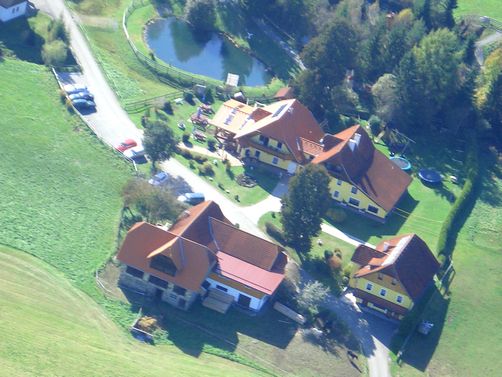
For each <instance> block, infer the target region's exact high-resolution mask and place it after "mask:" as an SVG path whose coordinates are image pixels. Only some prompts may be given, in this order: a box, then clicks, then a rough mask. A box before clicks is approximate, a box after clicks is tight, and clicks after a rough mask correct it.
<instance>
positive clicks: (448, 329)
mask: <svg viewBox="0 0 502 377" xmlns="http://www.w3.org/2000/svg"><path fill="white" fill-rule="evenodd" d="M480 177H481V178H480V179H481V185H480V187H479V188H478V198H477V200H476V202H475V205H474V207H473V209H472V212H471V213H470V216H469V218H468V219H467V221H466V222H465V224H464V225H463V227H462V229H461V231H460V233H459V235H458V239H457V242H456V245H455V251H454V253H453V263H454V268H455V272H456V273H455V275H454V277H453V281H452V283H451V285H450V291H451V294H450V295H449V296H446V297H442V296H441V295H439V294H436V295H435V296H433V298H432V300H431V303H430V304H429V306H428V308H427V310H426V311H425V313H424V318H426V319H428V320H431V321H432V322H434V323H435V326H436V327H435V328H434V330H433V332H432V333H431V334H430V335H429V336H428V337H421V336H418V335H415V336H414V337H413V338H412V340H411V342H410V343H409V347H408V351H407V353H406V354H405V355H404V359H403V360H404V362H405V365H404V367H402V368H398V367H397V366H395V367H394V372H395V373H394V374H393V375H394V376H401V377H408V376H421V375H423V374H425V375H427V376H459V377H464V376H465V377H470V376H487V377H490V376H498V375H500V370H501V369H502V359H501V358H500V356H499V355H500V354H501V353H502V332H500V331H499V330H500V328H501V326H502V319H501V317H500V313H501V312H502V288H501V287H502V277H501V276H502V275H501V274H500V271H499V268H500V266H502V247H501V244H500V234H502V200H501V198H502V171H501V169H500V165H498V166H497V159H496V157H495V156H490V155H489V154H488V153H487V152H483V156H482V160H481V172H480Z"/></svg>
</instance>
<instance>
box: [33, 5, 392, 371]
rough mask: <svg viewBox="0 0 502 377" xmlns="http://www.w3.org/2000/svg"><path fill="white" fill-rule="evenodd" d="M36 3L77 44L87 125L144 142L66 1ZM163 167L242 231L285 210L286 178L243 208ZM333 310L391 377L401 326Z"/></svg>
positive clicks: (347, 305)
mask: <svg viewBox="0 0 502 377" xmlns="http://www.w3.org/2000/svg"><path fill="white" fill-rule="evenodd" d="M31 1H32V3H33V4H34V5H35V6H36V7H37V8H38V9H40V10H42V11H44V12H45V13H48V14H50V15H51V16H53V17H55V18H59V17H62V19H63V21H64V23H65V25H66V28H67V30H68V32H69V34H70V38H71V49H72V51H73V53H74V55H75V58H76V59H77V61H78V63H79V64H80V66H81V67H82V73H83V76H84V79H85V81H86V83H87V86H88V87H89V90H90V91H91V92H93V94H94V95H95V102H96V108H97V112H96V113H93V114H89V115H86V120H87V121H88V122H89V123H90V125H91V127H92V128H93V130H94V132H95V133H96V134H97V135H98V137H100V138H101V139H103V140H104V141H105V142H107V143H108V144H111V145H117V144H118V143H120V142H121V141H122V140H124V139H126V138H129V137H131V138H134V139H136V140H141V138H142V132H141V131H140V130H139V129H138V128H136V126H135V124H134V123H133V122H132V121H131V120H130V119H129V117H128V115H127V113H126V112H125V111H124V110H123V109H122V107H121V106H120V103H119V101H118V100H117V97H116V96H115V93H114V92H113V90H112V89H111V88H110V86H109V85H108V82H107V81H106V79H105V76H104V74H103V73H102V71H101V69H100V68H99V66H98V64H97V62H96V60H95V58H94V56H93V55H92V52H91V50H90V48H89V45H88V43H87V41H86V39H85V37H84V36H83V34H82V32H81V30H80V28H79V26H78V25H77V23H76V22H75V20H74V18H73V17H72V15H71V13H70V12H69V10H68V9H67V8H66V6H65V3H64V0H31ZM162 167H163V169H164V170H165V171H167V172H168V173H170V174H172V175H174V176H179V177H181V178H183V180H184V181H186V182H187V183H188V184H189V185H190V186H191V187H192V189H193V190H194V191H202V192H204V193H205V195H206V197H207V198H208V199H212V200H215V201H216V202H218V204H219V205H220V206H221V207H222V210H223V212H224V213H225V215H226V216H227V217H228V218H229V219H230V220H231V221H232V222H234V223H238V224H239V225H240V227H241V228H242V229H245V230H247V231H249V232H252V233H254V234H259V235H262V236H265V237H266V235H264V234H263V233H262V232H261V230H260V229H259V228H258V226H257V221H258V219H259V217H261V215H262V214H264V213H266V212H268V211H271V210H278V209H280V196H281V195H282V194H284V193H285V191H286V190H287V179H286V178H284V179H283V180H281V182H280V184H279V185H278V186H277V188H276V189H275V190H274V192H273V195H271V196H270V197H269V198H268V199H266V200H264V201H263V202H261V203H258V204H256V205H254V206H250V207H239V206H237V205H236V204H235V203H233V202H232V201H231V200H229V199H228V198H227V197H226V196H225V194H223V193H222V192H221V191H219V190H217V189H215V188H214V187H213V186H211V185H209V184H208V183H207V182H205V181H204V180H203V179H201V178H200V177H199V176H197V175H196V174H194V173H193V172H192V171H191V170H190V169H187V168H185V167H184V166H183V165H181V164H180V163H179V162H177V161H176V160H174V159H171V160H169V161H166V162H164V163H163V165H162ZM323 230H325V231H327V232H328V233H330V234H333V235H334V236H335V237H339V238H341V239H343V240H344V241H346V242H349V243H351V244H354V245H357V244H359V241H358V240H357V239H354V238H352V237H350V236H349V235H345V234H343V233H341V232H340V231H338V230H337V229H336V228H334V227H329V226H323ZM328 305H329V307H330V309H331V310H333V311H334V312H336V313H337V314H339V315H340V317H341V318H343V319H345V321H347V323H348V324H349V325H350V326H351V328H353V330H354V333H355V334H356V335H357V336H358V338H359V339H360V340H361V342H362V345H363V353H364V354H365V356H366V358H367V359H368V367H369V372H370V376H371V377H389V376H390V370H389V360H388V354H389V351H388V348H387V347H386V345H388V344H389V341H390V337H391V335H392V332H393V330H394V329H395V325H393V324H391V323H389V322H388V321H386V320H383V319H380V318H378V317H373V316H369V315H367V314H364V313H361V312H360V311H359V310H358V308H357V306H355V305H354V304H353V302H352V301H351V300H350V296H345V297H343V298H342V299H337V298H330V300H329V302H328Z"/></svg>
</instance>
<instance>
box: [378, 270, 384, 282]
mask: <svg viewBox="0 0 502 377" xmlns="http://www.w3.org/2000/svg"><path fill="white" fill-rule="evenodd" d="M377 276H378V280H383V274H381V273H380V272H379V273H378V275H377Z"/></svg>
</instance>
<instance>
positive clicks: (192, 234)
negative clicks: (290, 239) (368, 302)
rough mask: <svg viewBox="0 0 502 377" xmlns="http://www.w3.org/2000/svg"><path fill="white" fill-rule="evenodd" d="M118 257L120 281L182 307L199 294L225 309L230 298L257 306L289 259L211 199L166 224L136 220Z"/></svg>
mask: <svg viewBox="0 0 502 377" xmlns="http://www.w3.org/2000/svg"><path fill="white" fill-rule="evenodd" d="M117 259H118V260H119V261H120V262H122V264H123V266H122V273H121V276H120V281H119V283H120V284H121V285H123V286H126V287H128V288H132V289H134V290H137V291H140V292H143V293H145V294H146V295H149V296H155V297H157V298H159V299H161V300H163V301H166V302H168V303H170V304H172V305H174V306H176V307H178V308H181V309H188V308H189V307H190V305H191V304H192V303H193V302H194V301H195V300H196V299H197V297H202V298H203V305H205V306H208V307H210V308H212V309H215V310H218V311H220V312H223V313H224V312H226V310H227V309H228V307H229V306H230V305H231V304H232V303H235V304H237V305H239V306H240V307H243V308H245V309H249V310H252V311H259V310H260V309H261V308H262V307H263V305H264V304H265V303H266V302H267V301H268V300H269V298H270V297H271V296H272V295H273V294H274V293H275V291H276V290H277V288H278V287H279V285H280V283H281V282H282V280H283V279H284V269H285V266H286V264H287V256H286V254H285V253H284V251H283V250H282V248H280V247H279V246H277V245H275V244H273V243H271V242H268V241H266V240H264V239H262V238H259V237H256V236H254V235H252V234H250V233H247V232H244V231H242V230H240V229H238V228H236V227H234V226H233V225H232V224H231V223H230V221H229V220H228V219H226V218H225V216H224V215H223V213H222V212H221V209H220V207H219V206H218V205H217V204H216V203H214V202H212V201H206V202H203V203H201V204H199V205H197V206H195V207H192V208H190V209H189V210H187V211H185V212H184V213H183V214H182V215H181V217H180V218H179V219H178V221H177V222H176V223H175V224H173V225H172V226H171V227H170V228H169V229H167V228H164V227H159V226H156V225H152V224H148V223H145V222H140V223H137V224H135V225H134V226H133V227H132V228H131V229H130V230H129V232H128V233H127V236H126V238H125V240H124V243H123V245H122V247H121V249H120V251H119V253H118V255H117Z"/></svg>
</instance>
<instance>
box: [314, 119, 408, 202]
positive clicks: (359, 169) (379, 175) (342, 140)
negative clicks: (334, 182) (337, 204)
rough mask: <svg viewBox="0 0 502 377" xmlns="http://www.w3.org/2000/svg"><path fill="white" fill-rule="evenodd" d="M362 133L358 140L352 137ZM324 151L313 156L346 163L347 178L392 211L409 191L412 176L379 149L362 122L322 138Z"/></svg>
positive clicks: (319, 160) (338, 163) (321, 159)
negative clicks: (360, 124) (361, 124)
mask: <svg viewBox="0 0 502 377" xmlns="http://www.w3.org/2000/svg"><path fill="white" fill-rule="evenodd" d="M356 134H359V135H360V139H359V144H358V145H357V146H354V144H352V146H351V144H350V143H353V142H352V141H351V140H354V138H355V135H356ZM323 142H324V152H323V153H321V154H319V155H317V157H315V158H314V159H313V160H312V163H314V164H320V163H327V164H331V165H340V166H342V167H343V172H344V173H343V175H344V176H345V179H346V180H348V181H349V182H350V183H352V184H353V185H354V186H356V187H357V188H358V189H360V190H361V191H362V192H364V193H365V194H366V195H367V196H368V197H369V198H370V199H371V200H373V201H374V202H375V203H376V204H378V205H379V206H380V207H381V208H383V209H384V210H385V211H386V212H390V211H391V210H392V209H393V208H394V207H395V206H396V204H397V202H398V201H399V199H400V198H401V197H402V196H403V194H404V193H405V192H406V189H407V188H408V186H409V185H410V183H411V180H412V178H411V177H410V176H409V175H408V174H407V173H405V172H403V171H402V170H401V169H399V167H397V165H396V164H394V163H393V162H392V161H390V160H389V159H388V158H387V157H386V156H385V155H384V154H383V153H381V152H380V151H378V150H377V149H376V148H375V147H374V145H373V143H372V142H371V139H370V137H369V136H368V134H367V133H366V131H365V130H364V128H362V127H361V126H359V125H356V126H352V127H350V128H348V129H346V130H344V131H342V132H340V133H338V134H336V135H334V136H333V135H326V136H325V137H324V139H323Z"/></svg>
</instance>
